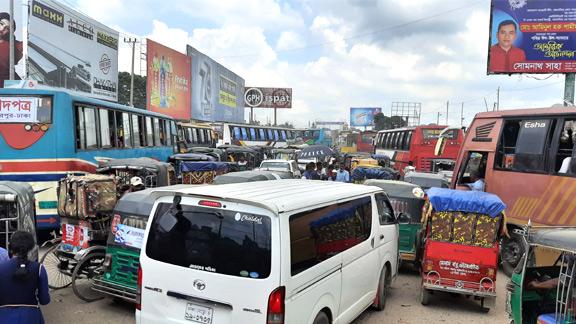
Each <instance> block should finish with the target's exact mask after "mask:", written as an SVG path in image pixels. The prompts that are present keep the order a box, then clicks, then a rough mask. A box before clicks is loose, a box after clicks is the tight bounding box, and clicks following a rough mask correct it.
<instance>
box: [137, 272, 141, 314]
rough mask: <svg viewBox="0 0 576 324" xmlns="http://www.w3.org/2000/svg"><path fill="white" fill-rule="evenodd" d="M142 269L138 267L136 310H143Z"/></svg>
mask: <svg viewBox="0 0 576 324" xmlns="http://www.w3.org/2000/svg"><path fill="white" fill-rule="evenodd" d="M141 303H142V267H138V287H137V288H136V309H137V310H142V304H141Z"/></svg>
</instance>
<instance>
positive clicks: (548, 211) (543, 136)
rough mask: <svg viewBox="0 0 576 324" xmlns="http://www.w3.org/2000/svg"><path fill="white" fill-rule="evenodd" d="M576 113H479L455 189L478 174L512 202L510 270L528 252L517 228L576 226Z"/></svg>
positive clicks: (505, 249)
mask: <svg viewBox="0 0 576 324" xmlns="http://www.w3.org/2000/svg"><path fill="white" fill-rule="evenodd" d="M575 144H576V110H574V108H545V109H522V110H506V111H496V112H486V113H480V114H477V115H476V117H475V118H474V120H473V121H472V124H471V127H470V130H469V132H468V134H467V135H466V139H465V141H464V144H463V146H462V150H461V151H460V153H459V155H458V160H457V162H456V167H455V169H454V176H453V178H452V187H453V188H459V189H467V188H468V187H467V186H466V184H467V183H469V182H470V175H471V174H472V173H477V174H479V176H480V178H482V179H484V183H485V186H484V187H485V188H484V189H485V191H487V192H491V193H494V194H496V195H498V196H499V197H500V199H502V200H503V201H504V203H505V204H506V206H507V208H506V216H507V218H508V219H507V221H508V232H509V233H510V239H507V240H504V242H503V246H502V253H501V257H502V260H503V265H504V269H505V270H507V271H509V270H510V269H512V267H514V266H515V265H516V264H517V263H518V262H519V260H520V258H521V256H522V253H523V245H522V244H521V238H520V236H519V235H518V234H516V233H515V231H514V230H516V229H521V227H522V226H523V225H525V224H526V223H527V222H528V220H530V221H531V223H532V224H535V225H552V226H574V225H576V199H574V197H575V196H574V194H575V192H576V150H575V149H574V148H575V147H576V146H575Z"/></svg>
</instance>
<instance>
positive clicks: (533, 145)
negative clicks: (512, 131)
mask: <svg viewBox="0 0 576 324" xmlns="http://www.w3.org/2000/svg"><path fill="white" fill-rule="evenodd" d="M554 121H555V120H552V119H540V120H525V121H522V122H521V123H520V131H519V132H518V140H517V142H516V153H515V156H514V162H513V163H512V168H513V169H514V170H515V171H523V172H543V171H546V162H547V154H548V152H549V147H550V138H551V137H550V136H549V133H550V130H552V129H553V124H554Z"/></svg>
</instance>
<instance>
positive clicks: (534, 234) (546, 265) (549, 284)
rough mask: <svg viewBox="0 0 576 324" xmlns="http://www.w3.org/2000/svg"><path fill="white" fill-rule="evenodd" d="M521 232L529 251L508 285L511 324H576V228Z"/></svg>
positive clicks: (529, 228) (530, 228)
mask: <svg viewBox="0 0 576 324" xmlns="http://www.w3.org/2000/svg"><path fill="white" fill-rule="evenodd" d="M518 232H522V233H521V234H522V237H523V241H524V244H525V251H527V252H526V253H525V254H524V256H523V257H522V258H521V260H520V262H519V263H518V265H517V266H516V268H515V269H514V272H513V273H512V277H511V278H510V281H509V282H508V284H507V286H506V289H507V296H506V311H507V313H508V316H509V318H510V323H514V324H536V323H538V324H552V323H554V324H574V323H576V315H575V312H576V294H575V293H576V285H575V284H576V227H536V226H534V227H532V226H530V225H528V226H527V227H526V228H525V229H524V230H523V231H518ZM519 234H520V233H519Z"/></svg>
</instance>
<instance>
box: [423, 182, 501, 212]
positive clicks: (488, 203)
mask: <svg viewBox="0 0 576 324" xmlns="http://www.w3.org/2000/svg"><path fill="white" fill-rule="evenodd" d="M426 193H427V194H428V199H429V200H430V203H432V207H433V208H434V210H436V211H439V212H443V211H461V212H468V213H479V214H485V215H490V217H496V216H498V215H499V214H500V213H501V212H503V211H504V209H506V205H505V204H504V203H503V202H502V200H500V198H498V196H496V195H493V194H491V193H487V192H482V191H463V190H453V189H442V188H430V189H428V190H427V191H426Z"/></svg>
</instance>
